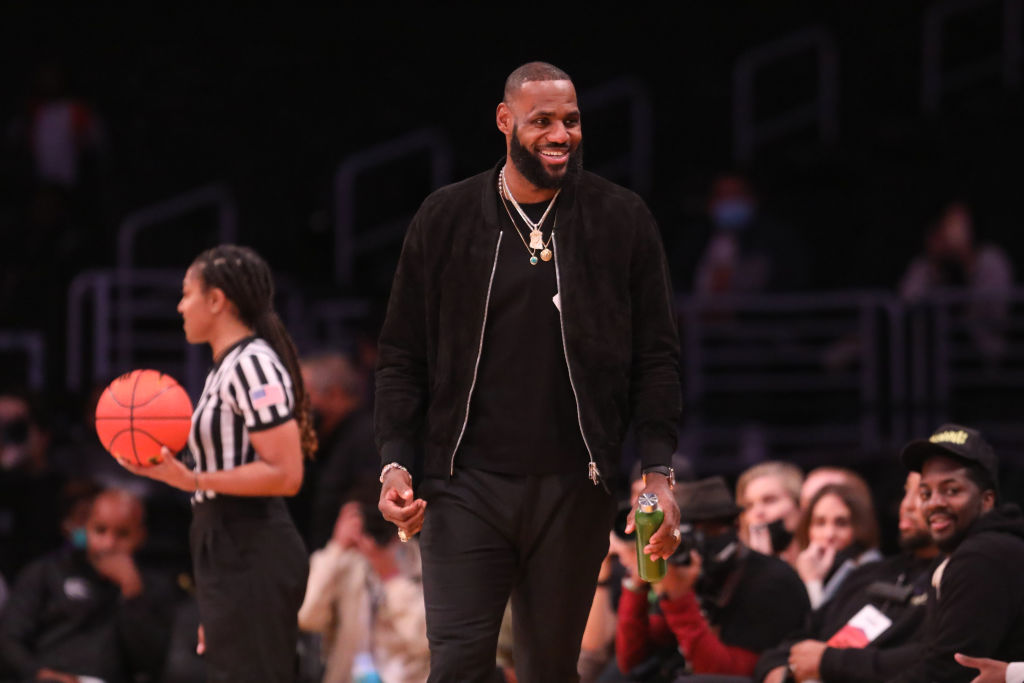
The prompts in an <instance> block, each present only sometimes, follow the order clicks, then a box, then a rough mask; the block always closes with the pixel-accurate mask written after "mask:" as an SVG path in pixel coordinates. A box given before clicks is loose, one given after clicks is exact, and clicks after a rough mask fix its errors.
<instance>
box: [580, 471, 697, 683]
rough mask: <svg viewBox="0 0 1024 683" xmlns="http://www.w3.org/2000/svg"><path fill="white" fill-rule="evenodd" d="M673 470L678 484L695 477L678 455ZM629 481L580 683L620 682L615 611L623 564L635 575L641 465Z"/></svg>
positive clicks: (594, 607) (601, 576)
mask: <svg viewBox="0 0 1024 683" xmlns="http://www.w3.org/2000/svg"><path fill="white" fill-rule="evenodd" d="M672 469H673V470H674V472H675V477H676V481H677V482H679V481H689V480H691V479H692V478H693V468H692V466H691V464H690V462H689V460H687V459H686V458H685V457H684V456H682V455H680V454H678V453H677V454H675V455H673V456H672ZM630 482H631V484H630V493H629V500H626V501H623V502H622V504H621V505H620V507H619V512H618V514H617V515H616V518H615V523H614V526H613V529H612V532H611V534H610V535H609V543H608V554H607V555H606V556H605V558H604V561H603V562H602V563H601V568H600V570H599V571H598V576H597V588H596V589H595V591H594V600H593V602H592V603H591V605H590V614H589V616H588V617H587V626H586V628H585V629H584V631H583V639H582V643H581V645H580V659H579V665H578V669H577V670H578V673H579V675H580V683H591V682H592V681H596V680H601V681H603V682H604V683H610V682H611V681H613V680H618V679H619V670H618V667H617V666H616V664H615V629H616V621H617V616H616V612H617V610H618V604H619V596H620V594H621V589H620V587H621V584H622V579H623V578H625V577H626V576H627V574H628V571H627V569H626V568H625V566H624V563H629V564H630V566H632V567H634V570H633V572H632V573H633V575H634V576H635V575H636V571H635V566H636V545H635V544H636V536H635V532H631V533H629V534H626V520H627V517H628V515H629V511H630V509H631V508H633V507H635V506H636V501H637V498H638V497H639V496H640V492H641V491H643V489H644V480H643V474H642V467H641V464H640V463H639V462H638V463H636V464H635V465H634V466H633V468H632V470H631V473H630Z"/></svg>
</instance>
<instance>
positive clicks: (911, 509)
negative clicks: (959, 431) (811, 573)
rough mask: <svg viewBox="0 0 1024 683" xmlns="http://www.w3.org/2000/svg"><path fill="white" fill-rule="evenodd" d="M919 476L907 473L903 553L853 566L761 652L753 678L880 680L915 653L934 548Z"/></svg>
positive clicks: (772, 682) (770, 681) (772, 681)
mask: <svg viewBox="0 0 1024 683" xmlns="http://www.w3.org/2000/svg"><path fill="white" fill-rule="evenodd" d="M920 481H921V475H919V474H917V473H916V472H911V473H910V474H908V475H907V480H906V483H905V487H904V495H903V500H902V502H901V503H900V515H899V540H900V549H901V551H902V552H900V553H899V554H898V555H896V556H894V557H890V558H887V559H885V560H881V561H879V562H872V563H869V564H867V565H865V566H863V567H860V568H859V569H857V570H855V571H854V572H852V573H851V574H850V576H849V578H848V579H847V580H846V581H845V582H844V583H843V585H842V586H841V587H840V588H839V590H838V591H836V595H835V597H833V598H832V599H831V600H829V601H828V602H827V603H825V604H824V605H823V606H822V607H821V608H820V609H817V610H815V611H814V612H813V613H812V614H811V617H810V618H809V619H808V620H807V624H806V625H805V626H804V627H803V628H801V629H799V630H797V631H795V632H793V633H791V634H789V635H788V636H787V637H786V639H785V640H784V641H783V642H782V643H780V644H779V645H778V647H775V648H772V649H771V650H768V651H767V652H765V653H764V654H763V655H761V658H760V659H759V660H758V663H757V670H756V672H755V673H754V680H755V681H758V682H760V681H763V682H764V683H782V682H783V681H790V680H794V678H793V677H792V676H795V679H796V680H820V681H822V682H823V683H829V682H830V681H850V682H853V681H887V680H891V679H892V678H895V677H896V675H897V674H898V673H899V672H900V671H902V670H903V669H904V668H905V667H906V666H907V665H908V664H909V663H911V662H913V661H914V660H915V659H916V658H917V657H918V656H919V655H920V650H921V645H920V639H921V637H922V634H921V630H922V629H921V626H922V625H923V623H924V616H925V603H926V602H927V599H928V586H929V584H930V581H931V575H932V570H933V569H934V568H935V564H936V561H935V558H936V556H937V555H938V554H939V549H938V547H937V546H936V545H935V542H934V541H932V537H931V534H929V533H928V524H927V522H926V521H925V519H924V513H923V511H922V508H921V504H920V495H919V493H918V484H919V483H920ZM868 620H870V622H869V621H868ZM865 623H870V624H871V625H872V626H873V627H874V628H864V624H865ZM851 629H858V631H859V632H854V635H855V636H858V637H856V638H854V637H850V633H851ZM790 672H792V674H791V673H790Z"/></svg>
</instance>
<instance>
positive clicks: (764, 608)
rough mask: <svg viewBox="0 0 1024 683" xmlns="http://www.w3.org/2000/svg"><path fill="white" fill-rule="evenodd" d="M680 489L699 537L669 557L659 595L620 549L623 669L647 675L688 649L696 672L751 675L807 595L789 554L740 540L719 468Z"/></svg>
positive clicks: (799, 615)
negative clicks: (624, 572)
mask: <svg viewBox="0 0 1024 683" xmlns="http://www.w3.org/2000/svg"><path fill="white" fill-rule="evenodd" d="M676 497H677V499H678V502H679V506H680V510H681V513H682V519H683V521H684V522H689V523H691V524H692V525H693V539H694V545H693V546H690V548H684V550H683V551H682V552H681V553H677V554H676V555H675V556H673V558H672V559H671V560H670V561H669V567H668V572H667V573H666V575H665V578H664V580H662V581H661V582H660V583H658V584H656V585H655V586H654V587H653V590H654V591H655V595H656V598H655V599H653V600H652V599H650V598H649V593H650V592H651V590H652V587H651V586H649V585H648V584H646V583H643V582H641V581H639V579H638V577H637V575H636V569H635V563H636V560H635V557H634V558H633V559H632V560H630V559H628V558H629V556H630V553H629V551H628V550H627V549H626V548H621V549H620V552H619V557H620V559H621V560H623V563H624V564H626V565H627V566H628V568H629V576H628V577H627V578H626V579H624V580H623V591H622V597H621V599H620V601H619V610H618V616H619V618H618V627H617V634H616V640H615V646H616V655H617V657H618V662H619V668H620V669H621V670H622V671H623V672H629V675H630V676H631V677H640V678H641V679H642V678H643V677H644V676H645V675H647V674H649V673H650V672H651V671H652V670H654V671H657V670H661V669H664V668H665V666H666V662H668V666H671V663H672V662H673V661H678V659H677V653H679V652H681V653H682V655H683V656H684V657H685V658H686V662H687V664H688V666H689V667H690V669H692V671H693V672H695V673H700V674H704V673H708V674H729V675H743V676H749V675H751V674H752V673H753V671H754V666H755V664H756V663H757V658H758V655H759V654H760V653H761V652H762V651H764V650H766V649H768V648H769V647H772V646H774V645H775V644H776V643H777V642H778V640H779V638H780V637H781V635H782V634H784V633H788V632H789V631H791V630H793V629H795V628H797V627H799V625H800V624H802V623H803V621H804V618H805V617H806V615H807V613H808V610H809V605H808V603H807V595H806V593H805V592H804V590H803V587H802V586H801V584H800V580H799V578H798V577H797V575H796V573H795V572H794V571H793V569H792V568H791V567H789V566H788V565H787V564H786V563H785V562H783V561H781V560H779V559H778V558H775V557H769V556H766V555H762V554H761V553H758V552H755V551H752V550H750V549H749V548H747V547H746V546H745V545H743V544H741V543H740V542H739V540H738V537H737V528H736V525H737V517H738V515H739V513H740V512H741V510H740V509H739V508H738V507H737V506H736V505H735V504H734V503H733V501H732V497H731V496H730V494H729V489H728V488H727V487H726V485H725V481H724V480H723V479H722V478H721V477H713V478H710V479H703V480H700V481H697V482H693V483H680V484H678V485H677V486H676ZM694 546H695V547H696V549H692V548H694ZM680 663H681V662H680ZM669 680H672V679H669Z"/></svg>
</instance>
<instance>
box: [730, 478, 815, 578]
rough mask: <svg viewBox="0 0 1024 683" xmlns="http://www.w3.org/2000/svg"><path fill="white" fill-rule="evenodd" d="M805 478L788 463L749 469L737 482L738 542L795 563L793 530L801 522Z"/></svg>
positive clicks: (794, 532) (791, 563)
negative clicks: (802, 487)
mask: <svg viewBox="0 0 1024 683" xmlns="http://www.w3.org/2000/svg"><path fill="white" fill-rule="evenodd" d="M803 480H804V475H803V472H801V471H800V468H799V467H797V466H796V465H794V464H792V463H788V462H782V461H779V460H772V461H769V462H762V463H759V464H757V465H754V466H753V467H751V468H749V469H748V470H746V471H745V472H743V474H741V475H740V476H739V479H737V480H736V502H737V504H739V506H740V507H741V508H743V512H742V513H741V514H740V540H741V541H743V542H744V543H745V544H747V546H748V547H750V548H751V549H752V550H756V551H757V552H759V553H761V554H762V555H775V556H776V557H780V558H781V559H783V560H785V561H786V562H788V563H789V564H790V565H793V564H795V563H796V556H797V553H798V552H799V549H798V548H797V546H796V541H795V534H796V527H797V525H798V524H799V523H800V506H799V500H800V487H801V485H802V483H803Z"/></svg>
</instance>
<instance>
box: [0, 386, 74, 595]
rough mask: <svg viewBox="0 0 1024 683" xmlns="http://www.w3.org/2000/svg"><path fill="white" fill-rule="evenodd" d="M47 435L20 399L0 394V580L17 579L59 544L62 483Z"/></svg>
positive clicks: (26, 402)
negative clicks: (52, 464)
mask: <svg viewBox="0 0 1024 683" xmlns="http://www.w3.org/2000/svg"><path fill="white" fill-rule="evenodd" d="M49 444H50V437H49V431H48V430H47V429H45V427H44V425H43V421H42V419H41V417H40V411H39V410H38V408H37V407H36V406H35V405H34V404H33V403H32V402H30V401H29V399H28V397H27V396H26V395H24V394H20V393H3V392H0V574H3V575H4V576H8V577H16V576H17V575H18V573H19V572H20V571H21V569H22V568H23V567H24V566H25V565H26V564H27V563H28V562H29V561H31V560H33V559H36V558H38V557H40V556H42V555H43V554H45V553H47V552H49V551H51V550H54V549H56V548H57V547H59V546H60V545H61V543H62V540H63V539H62V537H61V530H60V523H61V519H60V515H61V509H60V508H61V506H60V495H61V489H62V487H63V480H62V478H61V477H60V476H59V475H58V474H56V473H55V472H53V470H52V469H51V468H50V462H49Z"/></svg>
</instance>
